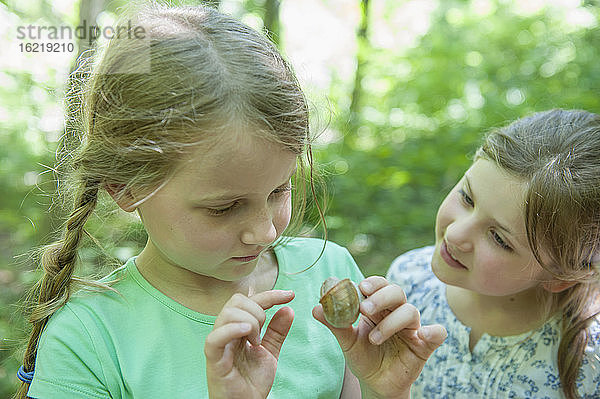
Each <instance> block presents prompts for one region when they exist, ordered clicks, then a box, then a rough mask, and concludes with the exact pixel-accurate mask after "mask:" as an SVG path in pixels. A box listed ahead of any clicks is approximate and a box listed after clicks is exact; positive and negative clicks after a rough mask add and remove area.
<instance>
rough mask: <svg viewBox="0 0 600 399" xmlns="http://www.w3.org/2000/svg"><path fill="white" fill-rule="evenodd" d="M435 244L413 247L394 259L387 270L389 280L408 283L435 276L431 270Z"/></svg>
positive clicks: (422, 280) (420, 281)
mask: <svg viewBox="0 0 600 399" xmlns="http://www.w3.org/2000/svg"><path fill="white" fill-rule="evenodd" d="M434 249H435V247H434V246H427V247H422V248H417V249H413V250H411V251H408V252H405V253H403V254H402V255H400V256H398V257H397V258H396V259H394V260H393V261H392V264H391V265H390V268H389V269H388V272H387V278H388V280H391V281H394V282H405V283H407V284H411V285H412V284H417V283H423V282H425V281H427V280H430V279H432V278H434V277H435V276H434V275H433V272H432V271H431V258H432V257H433V251H434Z"/></svg>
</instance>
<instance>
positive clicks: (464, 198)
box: [458, 188, 512, 251]
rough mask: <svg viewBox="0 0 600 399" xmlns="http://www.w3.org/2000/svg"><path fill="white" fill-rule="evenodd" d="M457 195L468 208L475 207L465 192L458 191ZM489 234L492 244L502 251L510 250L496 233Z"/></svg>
mask: <svg viewBox="0 0 600 399" xmlns="http://www.w3.org/2000/svg"><path fill="white" fill-rule="evenodd" d="M458 193H459V194H460V196H461V199H462V201H463V203H464V204H465V205H468V206H469V207H473V206H475V202H473V199H472V198H471V197H469V194H467V193H466V192H465V190H463V189H462V188H461V189H459V190H458ZM491 234H492V239H493V240H494V242H495V243H496V244H498V245H499V246H500V247H501V248H502V249H505V250H507V251H511V250H512V248H511V247H510V245H508V244H507V243H506V242H504V240H503V239H502V237H500V235H499V234H498V233H496V232H495V231H492V232H491Z"/></svg>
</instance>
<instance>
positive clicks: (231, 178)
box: [173, 135, 297, 190]
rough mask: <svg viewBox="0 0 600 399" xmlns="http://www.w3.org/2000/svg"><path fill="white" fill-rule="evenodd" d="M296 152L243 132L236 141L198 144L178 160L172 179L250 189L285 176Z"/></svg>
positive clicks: (179, 182)
mask: <svg viewBox="0 0 600 399" xmlns="http://www.w3.org/2000/svg"><path fill="white" fill-rule="evenodd" d="M296 158H297V155H296V154H294V153H293V152H291V151H290V150H288V149H287V148H286V147H285V146H283V145H282V144H278V143H273V142H270V141H267V140H265V139H262V138H258V137H249V135H248V136H246V138H245V139H240V140H239V141H238V142H231V141H230V142H229V143H227V141H222V142H221V143H218V144H217V145H212V146H210V147H208V148H207V147H203V146H200V147H198V148H196V149H195V150H194V151H192V152H191V153H190V154H189V156H188V157H187V158H186V159H185V160H183V161H182V164H181V166H180V168H178V171H177V172H176V173H175V175H174V176H173V181H174V182H176V183H178V184H179V185H182V186H188V185H189V186H190V187H189V189H190V190H192V189H193V187H194V186H197V185H202V186H204V187H206V188H208V186H210V187H211V188H223V189H227V188H231V189H234V188H235V189H244V188H247V189H250V188H251V187H256V185H257V184H258V185H261V184H263V183H264V184H267V185H271V184H274V182H278V183H277V185H280V184H282V183H283V180H286V179H288V178H289V175H290V174H291V172H292V171H293V169H294V168H295V166H296Z"/></svg>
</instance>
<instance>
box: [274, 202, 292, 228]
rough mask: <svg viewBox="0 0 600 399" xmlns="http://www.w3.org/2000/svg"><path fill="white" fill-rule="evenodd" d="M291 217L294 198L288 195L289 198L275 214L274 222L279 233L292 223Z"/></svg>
mask: <svg viewBox="0 0 600 399" xmlns="http://www.w3.org/2000/svg"><path fill="white" fill-rule="evenodd" d="M291 217H292V199H291V196H288V198H287V199H286V200H284V201H283V202H282V204H281V206H280V208H279V209H278V210H277V212H276V213H275V215H273V224H274V225H275V229H276V230H277V232H278V233H281V232H282V231H283V230H285V228H286V227H287V226H288V224H290V219H291Z"/></svg>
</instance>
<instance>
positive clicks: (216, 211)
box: [207, 201, 240, 216]
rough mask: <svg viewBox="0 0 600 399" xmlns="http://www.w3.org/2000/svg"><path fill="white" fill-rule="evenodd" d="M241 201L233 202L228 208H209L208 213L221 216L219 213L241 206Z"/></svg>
mask: <svg viewBox="0 0 600 399" xmlns="http://www.w3.org/2000/svg"><path fill="white" fill-rule="evenodd" d="M239 204H240V203H239V202H238V201H236V202H234V203H233V204H231V205H229V206H228V207H226V208H208V209H207V210H208V214H209V215H212V216H219V215H223V214H225V213H227V212H230V211H232V210H233V209H235V208H237V207H238V206H239Z"/></svg>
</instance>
